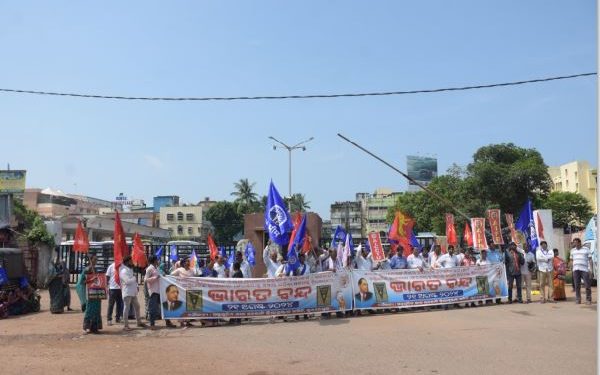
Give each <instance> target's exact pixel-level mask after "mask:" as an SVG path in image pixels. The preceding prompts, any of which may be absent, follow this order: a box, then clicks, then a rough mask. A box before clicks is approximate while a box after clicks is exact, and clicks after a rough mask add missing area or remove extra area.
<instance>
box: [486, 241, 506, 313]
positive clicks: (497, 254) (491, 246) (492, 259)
mask: <svg viewBox="0 0 600 375" xmlns="http://www.w3.org/2000/svg"><path fill="white" fill-rule="evenodd" d="M487 260H488V262H489V264H496V263H504V254H503V253H502V251H501V250H498V245H496V244H495V243H494V241H493V240H490V241H489V243H488V251H487ZM496 303H497V304H499V305H500V304H502V298H496Z"/></svg>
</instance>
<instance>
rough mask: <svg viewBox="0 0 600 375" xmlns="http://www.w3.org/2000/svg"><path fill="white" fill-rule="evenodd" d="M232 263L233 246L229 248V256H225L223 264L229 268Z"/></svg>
mask: <svg viewBox="0 0 600 375" xmlns="http://www.w3.org/2000/svg"><path fill="white" fill-rule="evenodd" d="M233 263H235V247H234V248H231V249H229V257H228V258H227V261H226V262H225V266H226V267H227V268H229V267H231V266H232V265H233Z"/></svg>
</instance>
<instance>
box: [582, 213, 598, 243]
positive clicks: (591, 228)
mask: <svg viewBox="0 0 600 375" xmlns="http://www.w3.org/2000/svg"><path fill="white" fill-rule="evenodd" d="M595 239H596V215H594V216H592V218H591V219H590V221H589V222H588V223H587V225H586V227H585V232H584V234H583V240H584V241H590V240H595Z"/></svg>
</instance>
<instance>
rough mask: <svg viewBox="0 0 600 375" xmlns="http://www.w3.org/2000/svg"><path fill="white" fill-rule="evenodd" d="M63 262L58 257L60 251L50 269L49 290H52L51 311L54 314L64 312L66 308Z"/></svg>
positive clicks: (47, 282)
mask: <svg viewBox="0 0 600 375" xmlns="http://www.w3.org/2000/svg"><path fill="white" fill-rule="evenodd" d="M63 273H64V270H63V263H62V262H61V261H60V259H59V258H58V252H57V253H56V256H55V258H54V262H52V263H50V266H49V269H48V279H47V281H46V285H48V292H50V312H51V313H52V314H62V313H63V312H64V308H65V293H64V285H63Z"/></svg>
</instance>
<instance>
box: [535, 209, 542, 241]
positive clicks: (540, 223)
mask: <svg viewBox="0 0 600 375" xmlns="http://www.w3.org/2000/svg"><path fill="white" fill-rule="evenodd" d="M536 214H537V215H536V219H537V230H538V237H539V239H540V240H543V239H544V226H543V225H542V218H541V217H540V213H539V212H536Z"/></svg>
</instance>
